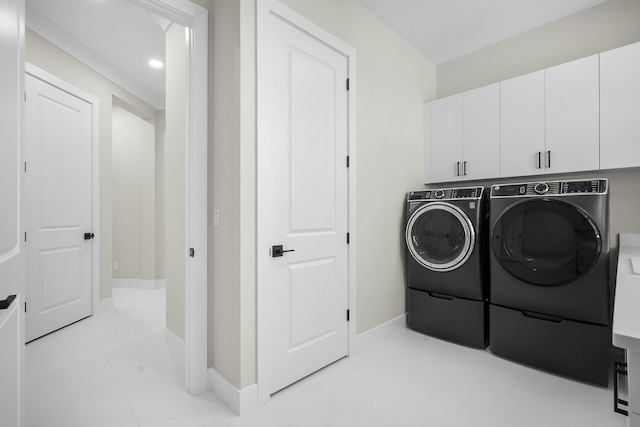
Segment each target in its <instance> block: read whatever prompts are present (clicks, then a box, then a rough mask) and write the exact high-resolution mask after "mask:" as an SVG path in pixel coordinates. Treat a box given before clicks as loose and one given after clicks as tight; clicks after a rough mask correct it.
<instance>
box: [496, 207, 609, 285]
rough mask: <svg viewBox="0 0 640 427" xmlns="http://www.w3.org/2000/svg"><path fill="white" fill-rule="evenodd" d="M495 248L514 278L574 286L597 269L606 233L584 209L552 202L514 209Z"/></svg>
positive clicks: (499, 228)
mask: <svg viewBox="0 0 640 427" xmlns="http://www.w3.org/2000/svg"><path fill="white" fill-rule="evenodd" d="M491 249H492V251H493V254H494V256H495V258H496V260H497V261H498V263H500V265H501V266H502V267H503V268H504V269H505V270H506V271H507V272H509V273H510V274H511V275H512V276H514V277H516V278H518V279H520V280H522V281H524V282H527V283H530V284H533V285H543V286H555V285H562V284H566V283H570V282H573V281H574V280H576V279H577V278H578V277H580V276H582V275H583V274H585V273H586V272H587V271H589V269H590V268H591V267H592V266H593V265H594V264H595V262H596V260H597V258H598V255H599V254H600V251H601V249H602V242H601V237H600V233H599V231H598V229H597V227H596V226H595V224H594V223H593V221H592V220H591V219H590V218H589V217H588V215H587V214H586V213H585V212H584V211H582V210H581V209H579V208H578V207H576V206H574V205H571V204H569V203H565V202H561V201H558V200H550V199H535V200H527V201H524V202H521V203H519V204H516V205H514V206H513V207H511V208H510V209H508V210H507V211H506V212H504V213H503V214H502V216H501V217H500V218H499V219H498V221H497V222H496V225H495V227H494V229H493V232H492V233H491Z"/></svg>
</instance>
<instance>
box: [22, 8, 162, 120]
mask: <svg viewBox="0 0 640 427" xmlns="http://www.w3.org/2000/svg"><path fill="white" fill-rule="evenodd" d="M26 21H27V22H26V23H27V27H29V28H31V29H32V30H33V31H34V32H36V33H38V34H40V35H41V36H43V37H44V38H46V39H48V40H50V41H51V42H53V43H54V44H56V45H57V46H58V47H61V48H62V49H64V50H66V51H67V52H69V53H71V54H72V55H73V56H75V57H77V58H79V59H80V60H81V61H83V62H85V63H87V64H88V65H89V66H91V67H93V68H94V69H96V70H98V71H99V72H101V73H102V74H103V75H105V76H106V77H107V78H109V79H111V80H112V81H114V82H115V83H117V84H118V85H120V86H122V87H123V88H125V89H127V90H128V91H130V92H132V93H133V94H135V95H136V96H138V97H139V98H141V99H142V100H144V101H146V102H147V103H149V104H151V105H152V106H154V107H155V108H157V109H163V108H164V97H165V70H164V68H162V69H154V68H151V67H150V66H149V64H148V61H149V59H152V58H154V59H158V60H160V61H162V62H163V63H164V56H165V53H164V50H165V30H166V29H167V28H168V27H169V25H170V24H171V22H170V21H169V20H167V19H165V18H162V17H160V16H158V15H154V14H152V13H150V12H148V11H146V10H144V9H142V8H140V7H138V6H136V5H135V4H134V2H131V1H127V0H54V1H52V0H26Z"/></svg>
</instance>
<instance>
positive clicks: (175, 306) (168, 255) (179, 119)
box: [164, 24, 187, 340]
mask: <svg viewBox="0 0 640 427" xmlns="http://www.w3.org/2000/svg"><path fill="white" fill-rule="evenodd" d="M165 48H166V56H165V67H166V85H167V89H166V106H167V107H166V129H165V146H164V182H165V186H164V190H165V191H164V197H165V204H164V206H165V210H164V211H165V276H166V282H167V283H166V289H167V291H166V298H167V304H166V308H167V328H168V329H170V330H171V331H172V332H173V333H174V334H176V335H177V336H179V337H180V338H182V339H183V340H184V336H185V334H184V326H185V311H184V304H185V294H184V292H185V283H184V278H185V256H186V250H187V248H186V246H185V200H186V195H185V153H186V127H185V126H186V115H185V114H186V89H187V83H186V82H187V80H186V66H187V51H186V49H187V44H186V42H185V29H184V27H182V26H180V25H178V24H171V27H169V29H168V30H167V33H166V45H165Z"/></svg>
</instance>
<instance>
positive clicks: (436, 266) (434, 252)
mask: <svg viewBox="0 0 640 427" xmlns="http://www.w3.org/2000/svg"><path fill="white" fill-rule="evenodd" d="M405 238H406V241H407V248H408V249H409V253H410V254H411V256H412V257H413V258H414V259H415V260H416V261H418V262H419V263H420V264H422V265H423V266H425V267H426V268H428V269H430V270H433V271H443V272H444V271H451V270H454V269H456V268H458V267H459V266H461V265H462V264H464V262H465V261H466V260H467V259H469V257H470V256H471V254H472V253H473V248H474V244H475V240H476V234H475V231H474V229H473V226H472V224H471V221H470V220H469V217H468V216H467V215H466V214H465V213H464V212H463V211H462V210H461V209H460V208H458V207H457V206H455V205H452V204H450V203H446V202H433V203H427V204H425V205H424V206H422V207H420V208H419V209H417V210H416V211H414V212H413V213H412V214H411V216H410V217H409V221H408V222H407V228H406V232H405Z"/></svg>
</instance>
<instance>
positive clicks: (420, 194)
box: [407, 187, 484, 201]
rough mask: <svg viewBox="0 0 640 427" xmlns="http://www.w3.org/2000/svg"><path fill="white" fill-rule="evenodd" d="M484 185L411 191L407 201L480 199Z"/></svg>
mask: <svg viewBox="0 0 640 427" xmlns="http://www.w3.org/2000/svg"><path fill="white" fill-rule="evenodd" d="M483 191H484V188H483V187H465V188H442V189H438V190H421V191H411V192H409V195H408V196H407V201H414V200H452V199H480V198H482V193H483Z"/></svg>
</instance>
